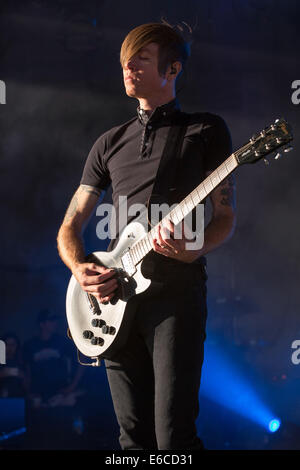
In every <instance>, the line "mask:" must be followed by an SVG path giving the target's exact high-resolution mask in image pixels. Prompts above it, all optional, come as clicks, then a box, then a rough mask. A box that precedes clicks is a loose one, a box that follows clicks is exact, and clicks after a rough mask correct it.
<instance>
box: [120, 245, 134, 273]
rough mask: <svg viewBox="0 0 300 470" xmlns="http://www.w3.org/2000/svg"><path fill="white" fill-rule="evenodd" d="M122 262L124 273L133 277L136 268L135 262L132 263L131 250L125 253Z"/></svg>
mask: <svg viewBox="0 0 300 470" xmlns="http://www.w3.org/2000/svg"><path fill="white" fill-rule="evenodd" d="M121 261H122V265H123V269H124V271H126V273H127V274H128V275H129V276H133V275H134V273H135V272H136V267H135V264H134V262H133V261H132V258H131V254H130V251H129V250H128V251H126V252H125V253H124V255H123V256H122V258H121Z"/></svg>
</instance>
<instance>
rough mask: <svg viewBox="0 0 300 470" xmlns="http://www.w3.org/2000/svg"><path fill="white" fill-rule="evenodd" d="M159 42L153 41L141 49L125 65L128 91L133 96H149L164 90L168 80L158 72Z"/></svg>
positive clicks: (124, 75)
mask: <svg viewBox="0 0 300 470" xmlns="http://www.w3.org/2000/svg"><path fill="white" fill-rule="evenodd" d="M158 49H159V46H158V44H156V43H154V42H152V43H150V44H147V46H145V47H143V48H142V49H140V50H139V52H138V53H137V54H135V55H134V56H133V57H131V58H130V59H129V60H128V61H127V63H124V66H123V78H124V85H125V89H126V93H127V95H128V96H130V97H132V98H149V97H150V96H151V95H153V94H155V93H158V92H160V91H162V89H163V88H164V87H165V85H166V83H167V80H166V79H165V78H163V77H162V76H161V75H159V73H158Z"/></svg>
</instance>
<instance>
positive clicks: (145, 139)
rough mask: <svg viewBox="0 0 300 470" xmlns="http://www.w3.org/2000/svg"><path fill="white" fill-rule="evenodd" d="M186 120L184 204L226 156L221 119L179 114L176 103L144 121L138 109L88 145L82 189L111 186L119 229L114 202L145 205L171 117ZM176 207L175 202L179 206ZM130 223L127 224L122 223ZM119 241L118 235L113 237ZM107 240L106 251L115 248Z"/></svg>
mask: <svg viewBox="0 0 300 470" xmlns="http://www.w3.org/2000/svg"><path fill="white" fill-rule="evenodd" d="M175 115H177V116H178V115H180V116H182V119H183V120H186V119H188V125H187V130H186V133H185V137H184V140H183V145H182V150H181V156H180V157H181V158H180V159H181V171H180V180H179V181H177V186H178V189H179V192H178V195H180V198H184V197H185V196H186V195H187V194H189V193H190V192H191V191H192V190H193V189H194V188H195V187H196V186H197V185H199V184H200V183H201V181H203V180H204V178H205V173H206V172H207V171H212V170H214V169H215V168H217V167H218V166H219V165H220V164H221V163H222V162H223V161H224V160H225V159H226V158H227V157H228V156H229V155H230V154H231V153H232V146H231V137H230V133H229V131H228V128H227V126H226V124H225V122H224V121H223V119H222V118H221V117H219V116H217V115H215V114H211V113H193V114H187V113H182V111H181V110H180V106H179V103H178V101H177V99H174V100H172V101H170V102H169V103H166V104H164V105H162V106H159V107H157V108H156V109H155V110H154V111H153V112H152V114H151V115H150V116H149V117H148V115H147V114H146V113H145V111H143V110H142V109H140V107H138V108H137V116H136V117H134V118H133V119H131V120H130V121H127V122H125V123H124V124H121V125H120V126H116V127H113V128H112V129H110V130H109V131H107V132H105V133H104V134H102V135H101V136H100V137H99V138H98V139H97V141H96V142H95V144H94V145H93V147H92V149H91V151H90V153H89V155H88V158H87V161H86V163H85V167H84V170H83V175H82V178H81V184H86V185H90V186H94V187H96V188H98V189H101V190H106V189H107V188H108V187H109V185H110V184H111V185H112V198H113V205H114V207H115V209H116V216H117V227H118V209H119V197H120V196H127V205H128V208H129V207H130V206H131V205H132V204H137V203H141V204H144V205H146V204H147V202H148V200H149V198H150V196H151V192H152V188H153V184H154V181H155V176H156V173H157V169H158V165H159V162H160V159H161V156H162V152H163V149H164V146H165V143H166V140H167V136H168V132H169V129H170V126H171V125H172V123H173V121H174V116H175ZM178 202H180V201H178ZM130 221H131V218H130V217H128V218H127V223H129V222H130ZM117 237H118V233H117ZM116 242H117V239H116V240H112V242H111V244H110V246H109V249H112V248H113V247H114V246H115V245H116Z"/></svg>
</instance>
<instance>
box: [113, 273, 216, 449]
mask: <svg viewBox="0 0 300 470" xmlns="http://www.w3.org/2000/svg"><path fill="white" fill-rule="evenodd" d="M183 267H184V269H183ZM163 278H165V279H166V278H167V279H168V280H167V282H166V281H164V280H163ZM159 280H160V281H163V282H162V283H161V284H160V285H161V288H160V289H159V291H158V292H157V291H155V292H152V291H151V288H150V290H149V291H147V293H146V294H142V295H141V296H140V299H139V304H138V309H137V312H136V316H135V320H134V322H133V326H132V328H131V332H130V336H129V338H128V341H127V344H126V346H125V347H124V348H122V350H120V351H119V352H118V354H117V355H116V356H115V357H114V358H113V360H106V361H105V365H106V370H107V375H108V381H109V386H110V390H111V395H112V400H113V404H114V409H115V413H116V416H117V420H118V423H119V426H120V438H119V441H120V445H121V448H122V449H123V450H128V449H147V450H149V449H150V450H155V449H159V450H163V449H164V450H166V449H168V450H172V449H173V450H175V449H177V450H178V449H189V450H192V449H195V450H196V449H199V450H200V449H202V448H203V444H202V442H201V440H200V439H199V437H198V436H197V431H196V425H195V420H196V418H197V415H198V412H199V404H198V392H199V386H200V378H201V368H202V363H203V355H204V341H205V324H206V317H207V309H206V275H205V273H204V268H203V266H199V265H198V266H197V265H194V264H193V265H186V264H182V266H181V267H180V266H179V267H178V266H175V267H173V268H172V270H171V271H170V272H165V273H164V272H163V271H161V270H160V279H159Z"/></svg>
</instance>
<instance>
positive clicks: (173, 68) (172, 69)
mask: <svg viewBox="0 0 300 470" xmlns="http://www.w3.org/2000/svg"><path fill="white" fill-rule="evenodd" d="M181 70H182V65H181V62H179V61H177V62H173V64H171V65H170V66H169V67H168V70H167V74H166V75H167V79H168V80H172V79H174V76H175V78H177V76H178V75H179V74H180V72H181Z"/></svg>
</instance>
